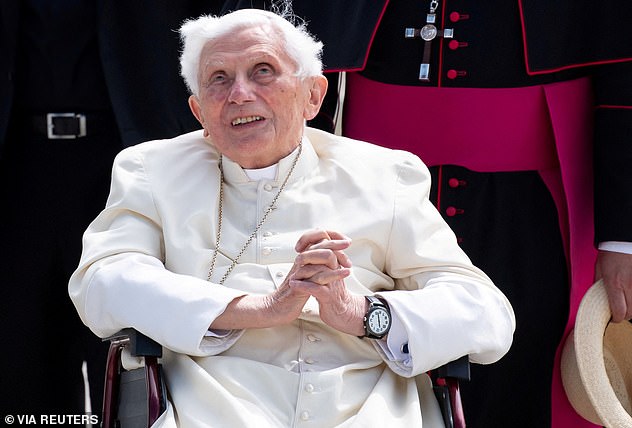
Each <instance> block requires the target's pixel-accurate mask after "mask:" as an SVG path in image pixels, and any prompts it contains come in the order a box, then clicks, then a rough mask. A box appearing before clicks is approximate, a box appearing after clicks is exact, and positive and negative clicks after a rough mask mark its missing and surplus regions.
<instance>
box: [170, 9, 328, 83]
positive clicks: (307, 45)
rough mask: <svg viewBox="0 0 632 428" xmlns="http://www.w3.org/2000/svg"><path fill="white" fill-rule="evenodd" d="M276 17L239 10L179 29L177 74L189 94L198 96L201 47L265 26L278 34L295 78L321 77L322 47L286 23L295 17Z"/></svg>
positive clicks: (288, 14)
mask: <svg viewBox="0 0 632 428" xmlns="http://www.w3.org/2000/svg"><path fill="white" fill-rule="evenodd" d="M280 13H281V14H277V13H273V12H268V11H265V10H261V9H241V10H237V11H235V12H231V13H229V14H227V15H224V16H211V15H203V16H201V17H199V18H197V19H193V20H188V21H186V22H185V23H184V24H183V25H182V27H180V37H181V39H182V43H183V49H182V54H181V56H180V73H181V75H182V77H183V78H184V81H185V83H186V84H187V86H188V88H189V91H190V92H191V93H192V94H194V95H198V94H199V80H198V73H199V69H200V56H201V54H202V50H203V48H204V46H205V45H206V44H207V43H208V42H209V41H212V40H216V39H218V38H220V37H223V36H225V35H226V34H229V33H233V32H235V31H237V30H240V29H242V28H248V27H251V26H261V25H269V26H270V27H272V29H273V30H275V31H276V32H278V35H279V37H280V40H281V41H282V43H284V46H283V48H284V50H285V52H286V53H287V54H288V56H289V57H290V58H291V59H292V60H293V61H294V63H295V64H296V75H297V76H299V77H310V76H318V75H320V74H322V71H323V64H322V61H321V55H322V49H323V44H322V43H321V42H319V41H317V40H316V39H314V38H313V37H312V36H311V35H310V34H309V33H308V32H307V29H306V26H305V24H304V23H301V24H299V25H294V24H293V23H292V22H290V21H289V20H288V19H296V17H295V16H294V15H292V14H291V12H289V11H288V10H287V9H286V10H285V11H281V12H280Z"/></svg>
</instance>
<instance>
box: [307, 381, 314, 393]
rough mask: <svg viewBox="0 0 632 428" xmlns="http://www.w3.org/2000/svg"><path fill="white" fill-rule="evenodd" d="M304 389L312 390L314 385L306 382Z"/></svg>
mask: <svg viewBox="0 0 632 428" xmlns="http://www.w3.org/2000/svg"><path fill="white" fill-rule="evenodd" d="M305 391H307V392H314V385H312V384H311V383H308V384H307V385H305Z"/></svg>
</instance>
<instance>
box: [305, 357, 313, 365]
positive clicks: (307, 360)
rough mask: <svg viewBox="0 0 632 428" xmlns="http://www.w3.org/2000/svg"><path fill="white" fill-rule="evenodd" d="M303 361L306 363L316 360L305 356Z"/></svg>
mask: <svg viewBox="0 0 632 428" xmlns="http://www.w3.org/2000/svg"><path fill="white" fill-rule="evenodd" d="M305 362H306V363H307V364H314V363H315V362H316V361H315V360H314V359H313V358H311V357H307V358H305Z"/></svg>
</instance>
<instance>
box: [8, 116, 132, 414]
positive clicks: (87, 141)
mask: <svg viewBox="0 0 632 428" xmlns="http://www.w3.org/2000/svg"><path fill="white" fill-rule="evenodd" d="M28 123H29V121H27V120H24V121H19V122H18V121H14V125H13V126H12V127H11V131H10V134H9V137H8V139H7V142H6V144H5V147H4V149H3V153H2V158H1V159H0V204H1V206H2V208H1V210H0V286H1V289H2V299H1V300H2V304H1V309H0V317H1V318H0V320H1V321H0V325H1V326H2V331H3V337H2V343H3V347H2V352H1V353H0V354H1V355H2V360H1V364H0V367H1V368H2V369H1V370H0V385H2V392H1V396H0V409H1V410H2V414H5V415H6V414H13V415H16V414H35V415H38V414H81V413H83V410H84V382H83V377H82V374H81V366H82V362H83V361H84V360H85V361H87V362H88V370H89V373H90V384H91V387H92V388H91V389H92V396H91V399H92V410H93V412H94V413H98V414H100V412H101V409H100V407H101V395H102V385H103V376H104V367H105V352H106V351H107V346H106V344H103V343H102V342H101V341H100V339H98V338H97V337H96V336H95V335H94V334H93V333H92V332H90V331H89V329H88V328H87V327H85V326H84V325H83V323H82V322H81V320H80V319H79V316H78V315H77V312H76V310H75V308H74V306H73V305H72V303H71V301H70V298H69V297H68V279H69V277H70V275H71V273H72V272H73V271H74V269H75V268H76V267H77V265H78V262H79V257H80V254H81V236H82V234H83V231H84V230H85V228H86V227H87V226H88V224H89V223H90V221H91V220H92V219H93V218H94V217H95V216H96V215H97V214H98V213H99V211H100V210H101V209H102V207H103V206H104V205H105V201H106V198H107V194H108V191H109V181H110V172H111V167H112V161H113V158H114V156H115V154H116V153H117V152H118V151H119V150H120V149H121V142H120V138H119V136H118V131H117V130H116V127H115V126H112V127H111V130H107V132H102V133H100V134H97V135H91V134H90V127H89V126H88V135H87V136H86V137H82V138H77V139H68V140H67V139H55V140H51V139H48V138H47V137H46V136H45V135H42V134H38V133H34V132H31V131H30V130H29V127H28ZM106 129H107V127H106ZM38 418H39V417H38Z"/></svg>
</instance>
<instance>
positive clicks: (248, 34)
mask: <svg viewBox="0 0 632 428" xmlns="http://www.w3.org/2000/svg"><path fill="white" fill-rule="evenodd" d="M253 61H255V62H269V61H274V62H279V63H287V65H288V66H289V67H291V68H292V69H296V64H295V62H294V61H293V60H292V59H291V58H290V57H289V55H288V54H287V52H286V49H285V40H284V39H283V37H282V35H281V33H280V31H279V30H276V29H275V28H273V27H272V26H271V25H259V26H251V27H239V28H235V29H233V30H232V31H230V32H227V33H224V34H223V35H221V36H218V37H216V38H214V39H211V40H209V41H207V42H206V44H205V45H204V48H203V49H202V52H201V54H200V72H203V70H205V69H208V68H209V67H211V68H213V67H220V66H222V65H226V64H228V63H236V64H246V63H251V62H253Z"/></svg>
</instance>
